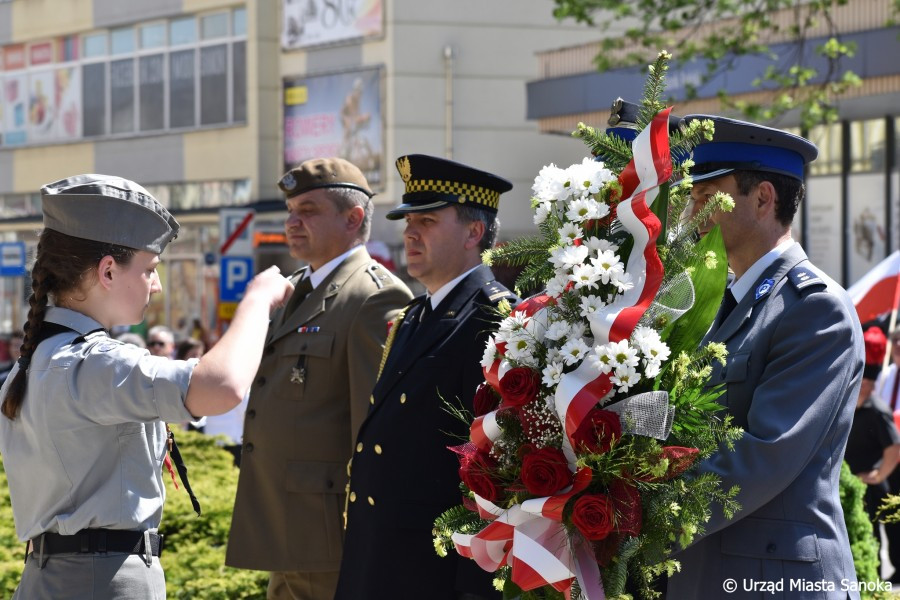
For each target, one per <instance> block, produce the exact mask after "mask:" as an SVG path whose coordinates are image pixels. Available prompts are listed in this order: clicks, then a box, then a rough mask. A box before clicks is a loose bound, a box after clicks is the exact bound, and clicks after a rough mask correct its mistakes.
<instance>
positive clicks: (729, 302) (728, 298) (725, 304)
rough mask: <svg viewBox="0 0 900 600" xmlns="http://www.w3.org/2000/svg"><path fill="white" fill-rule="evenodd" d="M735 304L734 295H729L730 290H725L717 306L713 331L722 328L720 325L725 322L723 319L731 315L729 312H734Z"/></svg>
mask: <svg viewBox="0 0 900 600" xmlns="http://www.w3.org/2000/svg"><path fill="white" fill-rule="evenodd" d="M737 304H738V303H737V300H736V299H735V298H734V294H732V293H731V288H728V289H726V290H725V293H724V294H723V295H722V304H721V305H720V306H719V312H718V314H716V320H715V329H718V328H719V327H721V326H722V323H724V322H725V319H727V318H728V315H730V314H731V311H733V310H734V307H735V306H737Z"/></svg>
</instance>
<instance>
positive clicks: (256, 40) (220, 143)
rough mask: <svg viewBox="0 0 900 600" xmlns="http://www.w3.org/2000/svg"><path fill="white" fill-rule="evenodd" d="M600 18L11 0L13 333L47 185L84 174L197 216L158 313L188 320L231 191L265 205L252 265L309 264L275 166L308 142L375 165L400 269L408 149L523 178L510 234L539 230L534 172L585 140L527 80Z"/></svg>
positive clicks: (1, 212)
mask: <svg viewBox="0 0 900 600" xmlns="http://www.w3.org/2000/svg"><path fill="white" fill-rule="evenodd" d="M592 35H593V34H592V33H591V32H590V31H589V30H587V29H585V28H583V27H579V26H574V25H570V26H564V25H560V24H558V23H555V22H554V21H553V19H552V16H551V14H550V8H549V7H547V6H543V5H535V6H531V5H530V4H529V3H522V2H519V1H517V0H496V1H494V2H490V3H484V2H480V1H476V0H461V1H460V2H453V3H426V2H420V1H417V0H277V1H276V0H271V1H270V0H246V1H244V2H233V1H227V0H159V1H156V2H144V1H141V0H67V1H66V2H59V1H58V0H5V1H0V92H2V93H0V241H2V245H3V248H2V249H3V256H4V263H6V264H7V266H8V267H9V268H8V269H6V270H3V269H0V298H2V301H0V332H3V331H8V330H10V329H12V328H19V327H21V325H22V323H23V322H24V318H25V314H26V313H27V303H26V298H27V294H28V291H29V290H28V285H27V280H28V277H27V268H28V266H29V260H30V259H31V258H32V257H33V249H34V245H35V242H36V239H37V238H36V235H37V232H38V231H39V229H40V196H39V193H38V191H39V189H40V187H41V186H42V185H43V184H45V183H48V182H51V181H55V180H57V179H60V178H63V177H67V176H69V175H73V174H76V173H87V172H96V173H106V174H115V175H121V176H124V177H127V178H130V179H133V180H135V181H137V182H139V183H141V184H142V185H144V186H145V187H147V188H148V189H149V190H150V191H151V192H152V193H153V194H154V195H155V196H156V197H157V198H159V199H160V200H161V201H162V202H163V203H164V204H165V205H167V206H168V207H169V208H170V210H171V211H172V212H173V213H174V214H175V215H176V217H177V218H178V220H179V221H180V222H181V223H182V225H183V229H182V233H181V234H180V235H179V237H178V239H177V240H175V242H173V243H172V244H171V245H170V246H169V249H168V250H167V252H166V253H165V255H164V257H163V266H162V268H161V274H162V276H163V279H164V288H165V292H164V293H163V294H160V295H159V296H158V297H157V298H155V300H154V302H153V304H152V305H151V308H150V311H149V313H148V322H149V323H150V324H156V323H164V324H167V325H169V326H171V327H173V328H174V329H176V331H178V332H179V333H181V334H182V335H187V334H189V333H190V331H191V329H192V322H193V320H194V319H195V318H199V319H200V320H201V321H202V322H203V323H204V324H205V325H206V326H207V327H212V326H214V325H215V324H216V322H217V320H218V319H219V316H220V308H221V307H220V302H219V300H220V296H219V291H220V287H221V277H220V274H221V273H220V268H221V265H222V264H223V263H222V262H221V261H220V257H219V253H220V252H219V251H220V250H221V246H222V243H223V242H224V240H225V238H226V237H227V236H226V235H224V234H225V233H228V232H223V231H220V213H221V212H222V209H223V208H226V209H244V210H253V211H255V218H254V219H253V220H252V224H253V230H254V231H253V233H254V235H253V236H252V237H253V239H252V241H253V243H252V248H253V250H252V251H251V252H252V254H253V258H254V259H255V270H257V271H258V270H260V269H262V268H264V267H266V266H267V265H269V264H273V263H274V264H279V265H280V266H282V269H283V270H286V271H290V270H292V269H293V268H295V267H296V266H297V265H295V264H294V263H293V261H291V259H290V257H289V256H288V255H287V253H286V249H285V247H284V245H283V243H282V241H281V238H280V232H281V231H282V222H283V218H284V213H283V201H282V199H281V197H280V195H279V193H278V190H277V188H276V186H275V182H276V181H277V180H278V178H279V176H280V175H281V173H283V171H284V170H285V168H286V167H287V166H289V165H292V164H296V163H297V162H300V161H302V160H304V159H305V158H310V157H312V156H323V155H341V156H345V157H347V158H349V159H350V160H352V161H354V162H356V163H357V164H358V165H359V166H360V167H361V168H362V169H363V170H364V171H365V172H366V173H367V174H368V176H369V178H370V180H371V181H372V184H373V187H374V188H375V189H376V191H377V192H378V195H377V196H376V197H375V206H376V217H375V223H374V224H373V234H372V237H373V239H374V240H375V241H376V242H377V243H378V245H379V247H381V248H385V249H386V250H384V252H385V253H386V254H388V255H389V256H388V257H387V258H393V259H394V261H395V263H396V264H397V265H398V267H402V238H401V236H400V232H401V231H402V228H401V225H398V224H396V223H389V222H387V221H386V220H385V219H384V218H383V215H384V213H385V212H386V211H387V209H388V208H389V207H390V206H392V205H394V204H396V203H397V202H398V201H399V198H400V195H401V194H402V185H401V184H402V182H401V181H400V179H399V176H397V175H396V171H395V169H394V168H393V162H394V160H395V158H396V157H397V156H398V155H401V154H405V153H415V152H420V153H430V154H435V155H439V156H446V157H450V158H454V159H456V160H459V161H462V162H466V163H470V164H472V165H475V166H478V167H481V168H483V169H486V170H489V171H492V172H495V173H498V174H500V175H503V176H505V177H507V178H509V179H510V180H512V181H513V182H514V184H515V186H516V187H515V190H514V191H513V193H512V194H508V195H507V196H506V197H504V200H503V202H502V206H501V211H500V218H501V221H502V222H503V227H502V229H501V237H510V236H513V235H518V234H520V233H523V232H526V231H530V230H531V227H532V226H531V217H530V210H529V197H530V186H531V182H532V179H533V177H534V175H535V174H536V173H537V171H538V170H539V169H540V167H541V166H542V165H543V164H545V163H548V162H551V161H555V162H558V163H565V164H568V163H569V162H575V161H577V160H579V159H580V157H581V156H582V155H583V154H584V148H583V146H582V145H581V144H580V142H577V141H575V140H571V139H567V138H565V137H561V136H544V135H541V134H540V133H539V131H538V127H537V124H536V123H534V122H532V121H529V120H528V119H527V118H526V114H525V113H526V102H525V83H526V82H527V80H529V79H531V78H532V77H533V74H534V72H535V68H536V66H535V65H536V62H537V59H536V57H535V53H536V51H538V50H539V49H542V48H546V47H554V46H561V45H564V44H569V43H583V42H586V41H588V40H589V39H591V37H592ZM123 226H127V224H123ZM20 248H21V249H22V251H21V252H20V251H19V249H20ZM20 266H21V268H22V269H21V270H22V271H24V272H25V274H24V275H22V274H19V273H20V272H19V271H18V270H17V269H18V268H19V267H20ZM401 270H402V269H401Z"/></svg>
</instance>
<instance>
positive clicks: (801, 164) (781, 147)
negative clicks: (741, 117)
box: [684, 115, 819, 181]
mask: <svg viewBox="0 0 900 600" xmlns="http://www.w3.org/2000/svg"><path fill="white" fill-rule="evenodd" d="M701 119H710V120H712V122H713V123H714V124H715V133H714V134H713V139H712V140H709V141H707V140H704V141H702V142H701V143H700V144H699V145H697V146H696V147H695V148H694V156H693V158H694V165H695V166H694V168H692V169H691V177H692V179H693V180H694V181H704V180H707V179H716V178H718V177H724V176H725V175H728V174H729V173H731V172H733V171H765V172H769V173H779V174H781V175H786V176H788V177H793V178H795V179H800V180H802V179H803V174H804V169H805V167H806V165H807V164H809V163H811V162H812V161H814V160H815V159H816V157H817V156H818V155H819V150H818V148H816V145H815V144H813V143H812V142H810V141H809V140H807V139H805V138H802V137H800V136H799V135H794V134H793V133H788V132H787V131H782V130H780V129H774V128H772V127H766V126H764V125H757V124H756V123H749V122H747V121H738V120H737V119H729V118H727V117H719V116H715V115H687V116H686V117H684V122H685V123H686V124H687V123H690V122H691V121H696V120H701Z"/></svg>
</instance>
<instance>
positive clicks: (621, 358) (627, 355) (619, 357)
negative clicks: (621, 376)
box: [607, 340, 640, 368]
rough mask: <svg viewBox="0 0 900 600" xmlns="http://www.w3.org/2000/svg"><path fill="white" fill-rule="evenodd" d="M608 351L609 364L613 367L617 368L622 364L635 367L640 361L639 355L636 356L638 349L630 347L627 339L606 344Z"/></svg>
mask: <svg viewBox="0 0 900 600" xmlns="http://www.w3.org/2000/svg"><path fill="white" fill-rule="evenodd" d="M607 346H608V353H609V359H610V364H612V365H613V367H615V368H619V367H622V366H626V367H637V366H638V362H640V357H639V356H638V349H637V348H632V347H631V345H629V343H628V340H621V341H619V342H610V343H609V344H608V345H607Z"/></svg>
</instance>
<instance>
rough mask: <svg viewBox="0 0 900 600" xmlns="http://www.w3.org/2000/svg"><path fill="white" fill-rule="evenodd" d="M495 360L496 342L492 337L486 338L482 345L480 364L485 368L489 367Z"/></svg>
mask: <svg viewBox="0 0 900 600" xmlns="http://www.w3.org/2000/svg"><path fill="white" fill-rule="evenodd" d="M495 360H497V342H495V341H494V338H493V337H490V338H488V341H487V344H485V346H484V356H482V357H481V366H482V367H483V368H485V369H489V368H491V365H492V364H494V361H495Z"/></svg>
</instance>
